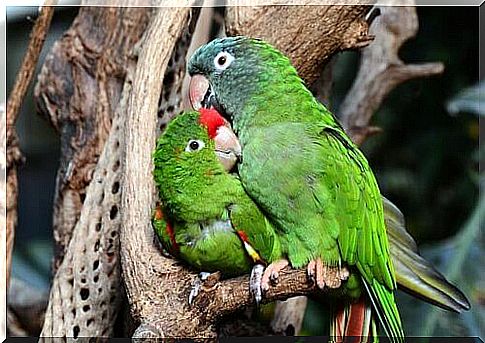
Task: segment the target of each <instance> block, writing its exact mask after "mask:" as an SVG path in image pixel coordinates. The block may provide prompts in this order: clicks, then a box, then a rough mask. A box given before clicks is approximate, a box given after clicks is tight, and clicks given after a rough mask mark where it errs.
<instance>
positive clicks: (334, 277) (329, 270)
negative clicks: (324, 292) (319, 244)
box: [307, 258, 349, 289]
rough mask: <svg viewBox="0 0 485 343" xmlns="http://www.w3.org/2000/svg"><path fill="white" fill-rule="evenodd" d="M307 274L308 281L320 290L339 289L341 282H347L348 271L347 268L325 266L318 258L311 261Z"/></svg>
mask: <svg viewBox="0 0 485 343" xmlns="http://www.w3.org/2000/svg"><path fill="white" fill-rule="evenodd" d="M307 273H308V277H309V278H310V280H312V281H313V282H315V283H316V284H317V286H318V288H320V289H324V288H325V286H327V287H328V288H339V287H340V285H341V284H342V281H345V280H347V278H348V277H349V271H348V270H347V268H345V267H343V268H341V267H338V266H328V265H325V264H324V263H323V262H322V260H321V259H320V258H316V259H315V260H311V261H310V262H309V263H308V265H307Z"/></svg>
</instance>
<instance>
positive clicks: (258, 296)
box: [249, 264, 264, 305]
mask: <svg viewBox="0 0 485 343" xmlns="http://www.w3.org/2000/svg"><path fill="white" fill-rule="evenodd" d="M263 273H264V266H263V265H262V264H256V265H254V267H253V269H252V270H251V277H250V278H249V291H250V292H251V294H252V295H253V297H254V300H255V302H256V305H259V304H260V303H261V300H262V299H263V291H262V290H261V280H262V278H263Z"/></svg>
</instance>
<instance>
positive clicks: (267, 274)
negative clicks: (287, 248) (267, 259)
mask: <svg viewBox="0 0 485 343" xmlns="http://www.w3.org/2000/svg"><path fill="white" fill-rule="evenodd" d="M288 264H289V262H288V260H286V259H281V260H278V261H276V262H273V263H271V264H270V265H269V266H267V267H266V269H265V270H264V273H263V278H262V279H261V290H262V291H263V292H266V291H268V290H269V284H270V282H271V283H273V284H277V283H278V277H279V272H280V271H281V270H282V269H284V268H285V267H286V266H287V265H288Z"/></svg>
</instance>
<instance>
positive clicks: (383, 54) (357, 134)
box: [339, 0, 444, 144]
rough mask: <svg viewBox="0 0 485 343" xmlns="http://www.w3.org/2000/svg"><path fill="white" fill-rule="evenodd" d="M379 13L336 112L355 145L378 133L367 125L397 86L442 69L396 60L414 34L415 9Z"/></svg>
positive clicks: (437, 65)
mask: <svg viewBox="0 0 485 343" xmlns="http://www.w3.org/2000/svg"><path fill="white" fill-rule="evenodd" d="M413 4H414V1H412V0H411V1H410V5H413ZM380 11H381V15H380V16H378V17H377V18H376V19H375V20H374V22H373V24H372V25H371V27H370V29H369V33H370V34H371V35H374V36H375V41H374V42H373V43H372V44H370V45H369V46H367V47H365V48H364V49H362V58H361V63H360V68H359V72H358V74H357V77H356V78H355V80H354V83H353V85H352V88H351V89H350V91H349V92H348V94H347V96H346V97H345V99H344V101H343V103H342V105H341V106H340V111H339V112H340V118H341V121H342V124H343V125H344V127H345V128H346V129H347V131H348V132H349V134H350V135H351V136H352V139H353V140H354V142H356V143H357V144H361V143H362V142H363V141H364V140H365V138H366V137H368V136H370V135H372V134H375V133H377V132H379V131H380V130H379V129H378V128H375V127H368V123H369V122H370V119H371V118H372V115H373V114H374V113H375V112H376V110H377V109H378V108H379V106H380V105H381V103H382V101H383V100H384V98H385V97H386V96H387V94H389V92H391V91H392V90H393V89H394V88H395V87H396V86H397V85H399V84H400V83H403V82H405V81H407V80H410V79H414V78H418V77H425V76H431V75H436V74H440V73H442V72H443V69H444V66H443V64H442V63H423V64H405V63H404V62H403V61H401V59H400V58H399V49H400V48H401V46H402V45H403V44H404V43H405V42H406V41H407V40H409V39H410V38H412V37H414V36H415V35H416V33H417V32H418V17H417V14H416V8H415V7H380Z"/></svg>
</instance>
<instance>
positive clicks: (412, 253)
mask: <svg viewBox="0 0 485 343" xmlns="http://www.w3.org/2000/svg"><path fill="white" fill-rule="evenodd" d="M382 200H383V205H384V215H385V221H386V227H387V237H388V239H389V250H390V253H391V259H392V262H393V265H394V269H395V272H396V279H397V283H398V285H399V287H400V288H402V289H403V290H404V291H406V292H408V293H411V294H412V295H414V296H417V297H419V298H421V299H423V300H425V301H427V302H429V303H432V304H434V305H437V306H439V307H441V308H444V309H446V310H451V311H455V312H461V311H463V310H468V309H469V308H470V303H469V302H468V300H467V298H466V297H465V295H464V294H463V293H462V292H461V291H460V290H459V289H458V288H456V287H455V286H453V285H452V284H450V283H449V282H448V281H447V280H446V279H445V277H444V276H443V275H441V273H440V272H438V271H437V270H436V269H435V268H434V267H433V266H432V265H431V264H430V263H429V262H428V261H426V260H425V259H424V258H422V257H421V256H420V255H419V252H418V247H417V246H416V242H415V241H414V239H413V238H412V237H411V236H410V235H409V233H408V232H407V231H406V228H405V222H404V216H403V214H402V213H401V211H400V210H399V209H398V208H397V207H396V206H395V205H394V204H393V203H391V202H390V201H389V200H387V199H386V198H384V197H382Z"/></svg>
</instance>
